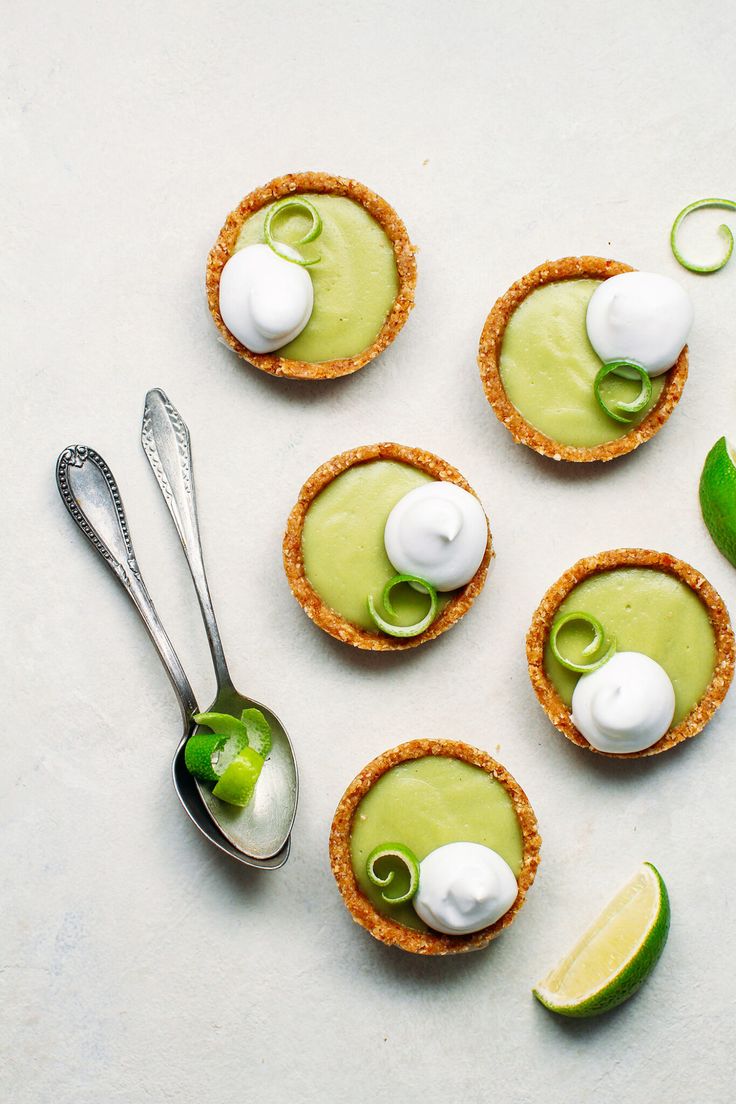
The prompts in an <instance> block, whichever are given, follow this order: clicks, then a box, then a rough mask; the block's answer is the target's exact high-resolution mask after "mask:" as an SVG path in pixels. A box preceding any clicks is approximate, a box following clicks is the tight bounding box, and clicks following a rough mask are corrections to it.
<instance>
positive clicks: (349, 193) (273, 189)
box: [206, 172, 417, 380]
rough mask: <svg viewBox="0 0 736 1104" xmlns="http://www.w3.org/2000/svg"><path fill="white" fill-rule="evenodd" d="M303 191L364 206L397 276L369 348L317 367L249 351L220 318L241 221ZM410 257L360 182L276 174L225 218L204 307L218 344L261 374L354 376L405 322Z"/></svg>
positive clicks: (385, 209)
mask: <svg viewBox="0 0 736 1104" xmlns="http://www.w3.org/2000/svg"><path fill="white" fill-rule="evenodd" d="M305 192H313V193H323V194H325V195H335V196H344V197H345V198H346V199H351V200H353V202H355V203H359V204H360V205H361V206H362V207H364V208H365V209H366V211H368V213H369V214H370V215H372V216H373V218H374V219H375V220H376V222H377V223H378V224H379V225H380V226H381V228H382V229H383V231H384V233H385V234H386V236H387V237H388V239H389V240H390V241H391V243H392V245H393V247H394V257H395V259H396V270H397V273H398V278H399V289H398V292H397V294H396V299H395V300H394V304H393V306H392V308H391V310H390V311H389V314H388V317H387V318H386V321H385V322H384V324H383V326H382V327H381V329H380V331H379V333H378V336H377V337H376V339H375V341H374V342H373V344H372V345H370V346H369V347H368V348H367V349H364V350H363V351H362V352H361V353H358V354H357V355H356V356H352V357H347V358H345V359H343V360H326V361H323V362H322V363H319V364H311V363H308V362H307V361H302V360H289V359H288V358H285V357H280V356H279V355H278V350H277V351H276V352H273V353H253V352H251V350H250V349H247V348H246V347H245V345H242V344H241V343H240V342H239V341H238V340H237V339H236V338H235V337H233V335H232V334H231V333H230V331H229V330H228V328H227V326H226V325H225V323H224V322H223V320H222V316H221V314H220V275H221V273H222V270H223V268H224V267H225V265H226V263H227V262H228V261H229V259H230V257H231V256H232V254H233V252H234V249H235V244H236V242H237V240H238V235H239V234H240V231H241V229H242V226H243V223H244V222H245V221H246V219H248V218H249V217H250V216H251V215H253V214H254V213H255V212H256V211H259V210H260V209H261V208H262V207H266V206H267V205H268V204H269V203H273V202H274V201H275V200H278V199H283V198H284V196H288V195H299V194H303V193H305ZM414 253H415V247H414V246H413V245H412V243H411V241H410V240H409V235H408V233H407V230H406V227H405V226H404V223H403V222H402V221H401V219H400V218H399V216H398V215H397V213H396V211H394V209H393V207H391V205H390V204H389V203H387V202H386V200H385V199H382V198H381V196H379V195H376V193H375V192H372V191H371V190H370V188H366V186H365V184H360V183H359V182H358V181H357V180H349V179H346V178H344V177H341V176H330V175H329V174H328V173H323V172H303V173H289V174H288V175H287V176H278V177H276V179H275V180H271V181H270V182H269V183H268V184H264V185H263V187H262V188H256V190H255V191H254V192H250V193H249V195H247V196H246V197H245V199H243V200H241V202H240V203H239V204H238V206H237V207H236V208H235V210H234V211H231V212H230V214H229V215H228V216H227V219H226V220H225V225H224V226H223V228H222V230H221V231H220V234H219V236H218V238H217V241H216V242H215V244H214V246H213V247H212V250H211V252H210V254H209V257H208V258H207V273H206V289H207V303H208V305H209V308H210V313H211V315H212V317H213V319H214V321H215V325H216V326H217V329H218V330H219V332H220V336H221V338H222V340H223V341H224V342H225V343H226V344H227V345H229V346H230V348H231V349H233V350H234V352H236V353H237V354H238V356H240V357H242V358H243V360H247V361H248V362H249V363H250V364H253V365H255V367H256V368H260V369H261V371H263V372H268V373H269V374H270V375H272V376H288V377H291V378H293V379H309V380H316V379H335V378H337V377H338V376H347V375H349V374H350V373H351V372H357V370H358V369H359V368H362V367H363V366H364V365H366V364H367V363H368V362H369V361H371V360H373V359H374V357H377V356H378V354H379V353H382V352H383V350H384V349H385V348H387V346H388V345H390V344H391V342H392V341H393V340H394V338H395V337H396V335H397V334H398V332H399V330H400V329H401V328H402V326H403V325H404V323H405V322H406V320H407V318H408V317H409V312H410V311H411V309H412V307H413V306H414V289H415V287H416V282H417V265H416V260H415V257H414Z"/></svg>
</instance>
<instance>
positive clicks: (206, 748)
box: [184, 732, 225, 782]
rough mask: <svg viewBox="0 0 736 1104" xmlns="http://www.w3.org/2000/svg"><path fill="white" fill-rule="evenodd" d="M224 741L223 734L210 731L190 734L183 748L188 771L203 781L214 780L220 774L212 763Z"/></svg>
mask: <svg viewBox="0 0 736 1104" xmlns="http://www.w3.org/2000/svg"><path fill="white" fill-rule="evenodd" d="M224 742H225V737H224V736H216V735H214V734H213V733H211V732H201V733H197V734H196V735H195V736H190V737H189V739H188V740H187V744H186V747H185V748H184V763H185V764H186V768H187V770H188V771H189V773H190V774H193V775H194V776H195V778H200V779H201V780H202V781H203V782H216V781H217V779H218V778H219V777H220V776H219V774H218V773H217V772H216V771H215V767H214V764H215V762H216V759H217V754H218V752H219V750H220V748H221V747H222V745H223V744H224Z"/></svg>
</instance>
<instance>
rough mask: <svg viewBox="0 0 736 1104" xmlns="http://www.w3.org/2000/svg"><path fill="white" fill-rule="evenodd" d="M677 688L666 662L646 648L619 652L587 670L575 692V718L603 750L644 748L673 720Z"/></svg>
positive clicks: (573, 712)
mask: <svg viewBox="0 0 736 1104" xmlns="http://www.w3.org/2000/svg"><path fill="white" fill-rule="evenodd" d="M674 712H675V690H674V687H673V685H672V682H671V680H670V677H669V675H668V674H667V672H666V671H665V670H664V668H663V667H661V666H660V665H659V663H657V662H656V660H654V659H651V658H650V657H649V656H647V655H642V653H641V652H616V654H615V655H613V656H612V657H611V658H610V659H609V660H608V662H607V663H604V664H603V666H602V667H599V668H598V670H597V671H592V672H591V673H590V674H589V675H582V676H581V678H579V679H578V683H577V686H576V687H575V690H574V691H573V695H572V722H573V724H574V725H575V727H576V728H577V729H579V731H580V732H582V734H583V736H584V737H585V739H586V740H587V741H588V743H590V744H592V745H593V747H594V748H597V749H598V751H614V752H623V753H624V754H625V753H626V752H629V751H643V750H644V748H648V747H651V746H652V744H656V742H657V740H659V739H661V737H662V736H664V734H665V732H667V730H668V729H669V727H670V725H671V723H672V717H673V715H674Z"/></svg>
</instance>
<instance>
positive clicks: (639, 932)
mask: <svg viewBox="0 0 736 1104" xmlns="http://www.w3.org/2000/svg"><path fill="white" fill-rule="evenodd" d="M669 927H670V903H669V897H668V896H667V887H666V886H665V884H664V882H663V881H662V878H661V876H660V874H659V871H658V870H656V868H655V867H653V866H652V864H651V863H648V862H645V863H642V865H641V866H640V868H639V870H638V871H637V872H636V874H635V875H634V877H633V878H631V879H630V881H628V882H627V883H626V885H625V886H624V887H623V888H622V889H620V890H619V892H618V893H617V894H616V896H615V897H614V898H613V900H612V901H610V902H609V904H608V905H606V907H605V908H604V910H603V912H602V913H601V914H600V916H599V917H598V919H597V920H596V921H595V922H594V923H593V924H592V925H591V926H590V927H589V928H588V930H587V931H586V932H585V934H584V935H583V936H581V938H580V939H579V940H578V942H577V943H576V944H575V946H574V947H573V948H572V950H571V951H570V952H569V954H567V955H565V957H564V958H563V959H562V961H561V962H559V963H558V964H557V965H556V966H555V968H554V969H553V970H551V971H550V973H549V974H547V976H546V978H544V980H543V981H540V982H539V984H538V985H537V987H536V988H535V989H533V990H532V992H533V993H534V996H535V997H536V998H537V1000H539V1001H541V1003H542V1004H543V1005H544V1006H545V1008H549V1009H550V1010H551V1011H552V1012H558V1013H559V1014H560V1015H561V1016H577V1017H584V1016H597V1015H598V1014H599V1013H601V1012H608V1011H609V1009H611V1008H615V1007H616V1005H617V1004H621V1003H622V1002H623V1001H625V1000H627V999H628V998H629V997H630V996H631V995H632V994H633V993H635V992H636V990H637V989H638V988H639V986H640V985H641V984H642V982H644V981H646V979H647V978H648V977H649V974H650V973H651V972H652V970H653V969H654V966H655V965H656V963H657V960H658V959H659V956H660V955H661V954H662V950H663V949H664V945H665V943H666V941H667V933H668V931H669Z"/></svg>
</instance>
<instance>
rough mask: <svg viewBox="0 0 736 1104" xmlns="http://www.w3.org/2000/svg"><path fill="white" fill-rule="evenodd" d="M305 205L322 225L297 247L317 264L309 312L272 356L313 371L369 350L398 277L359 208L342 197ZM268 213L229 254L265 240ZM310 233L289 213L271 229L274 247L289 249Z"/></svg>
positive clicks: (384, 244)
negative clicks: (281, 244) (315, 235)
mask: <svg viewBox="0 0 736 1104" xmlns="http://www.w3.org/2000/svg"><path fill="white" fill-rule="evenodd" d="M305 198H306V199H308V200H309V201H310V202H311V203H313V204H314V206H315V207H316V208H317V210H318V211H319V213H320V216H321V218H322V233H321V234H320V235H319V237H318V238H315V240H314V241H313V242H307V244H306V245H300V246H299V247H298V248H299V251H300V253H301V254H302V255H303V256H304V257H305V258H307V260H309V259H311V258H312V257H320V258H321V260H320V261H319V263H318V264H315V265H310V266H309V268H308V269H307V271H308V272H309V275H310V276H311V278H312V285H313V287H314V308H313V310H312V315H311V318H310V319H309V322H307V325H306V326H305V327H304V329H303V330H302V332H301V333H300V334H299V335H298V336H297V337H295V338H294V340H293V341H290V342H289V343H288V345H284V346H283V348H281V349H279V350H278V352H279V356H282V357H288V358H289V359H291V360H303V361H305V362H306V363H308V364H320V363H322V362H323V361H326V360H341V359H343V358H344V357H352V356H357V354H358V353H362V352H363V351H364V349H367V348H369V346H371V345H372V344H373V342H374V341H375V339H376V337H377V336H378V334H379V333H380V330H381V327H382V326H383V323H384V322H385V321H386V318H387V316H388V313H389V311H390V310H391V307H392V306H393V304H394V300H395V299H396V296H397V294H398V291H399V274H398V271H397V269H396V259H395V257H394V249H393V245H392V243H391V241H390V240H389V238H388V237H387V235H386V234H385V232H384V230H383V228H382V227H381V226H380V225H379V224H378V223H377V222H376V220H375V219H374V218H373V216H372V215H370V214H369V213H368V211H366V209H365V207H363V206H362V205H361V204H360V203H354V202H353V200H351V199H347V198H346V197H345V196H333V195H313V194H311V193H305ZM269 206H272V205H271V204H269ZM267 211H268V206H266V207H263V208H262V209H261V210H260V211H256V212H255V214H253V215H251V216H250V218H248V219H247V220H246V221H245V222H244V223H243V228H242V229H241V231H240V234H239V236H238V240H237V243H236V246H235V249H236V251H237V250H238V249H242V248H243V246H246V245H255V244H256V243H258V242H262V241H263V240H264V239H263V223H264V221H265V218H266V212H267ZM309 226H310V221H309V218H308V216H306V215H305V214H303V213H301V212H299V211H292V210H289V211H285V212H284V213H283V215H279V216H278V217H277V218H276V219H274V223H273V227H272V230H273V234H274V237H275V238H277V239H278V240H279V241H284V242H286V243H287V244H288V245H296V242H297V241H298V240H299V238H301V237H303V236H304V234H305V233H306V231H307V229H308V228H309Z"/></svg>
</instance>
